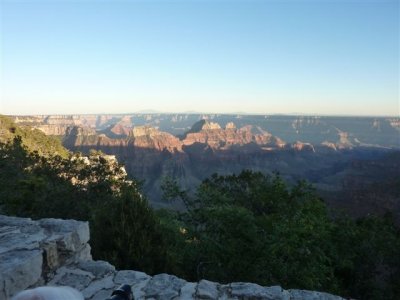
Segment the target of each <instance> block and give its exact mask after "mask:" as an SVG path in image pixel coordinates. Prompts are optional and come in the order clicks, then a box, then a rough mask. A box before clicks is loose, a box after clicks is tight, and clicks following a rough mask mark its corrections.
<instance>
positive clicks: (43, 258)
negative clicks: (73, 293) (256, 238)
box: [0, 215, 343, 300]
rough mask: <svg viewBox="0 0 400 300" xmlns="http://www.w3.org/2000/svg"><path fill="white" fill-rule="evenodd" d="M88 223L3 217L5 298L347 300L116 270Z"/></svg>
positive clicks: (1, 281)
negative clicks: (121, 292)
mask: <svg viewBox="0 0 400 300" xmlns="http://www.w3.org/2000/svg"><path fill="white" fill-rule="evenodd" d="M88 241H89V226H88V223H87V222H78V221H75V220H60V219H42V220H38V221H32V220H31V219H27V218H15V217H8V216H3V215H0V299H2V300H3V299H4V300H8V299H10V298H11V297H12V296H13V295H15V294H16V293H17V292H19V291H20V290H23V289H26V288H30V287H36V286H41V285H51V286H58V285H67V286H71V287H74V288H76V289H78V290H80V291H81V292H82V294H83V295H84V297H85V299H87V300H89V299H90V300H104V299H106V298H107V297H109V296H110V295H111V292H112V291H113V290H114V289H115V288H117V287H118V286H119V285H121V284H130V285H131V286H132V290H133V294H134V299H135V300H144V299H159V300H170V299H171V300H172V299H174V300H178V299H182V300H191V299H225V300H229V299H232V300H233V299H243V300H244V299H254V300H268V299H274V300H278V299H282V300H303V299H304V300H306V299H307V300H314V299H315V300H324V299H326V300H342V299H343V298H341V297H338V296H334V295H331V294H327V293H323V292H316V291H306V290H296V289H289V290H285V289H282V288H281V287H280V286H272V287H263V286H260V285H257V284H253V283H243V282H235V283H230V284H219V283H216V282H211V281H208V280H204V279H203V280H201V281H200V282H187V281H186V280H183V279H181V278H178V277H176V276H173V275H168V274H158V275H155V276H149V275H147V274H145V273H143V272H138V271H133V270H116V269H115V267H114V266H112V265H111V264H109V263H108V262H105V261H94V260H92V257H91V255H90V246H89V244H88Z"/></svg>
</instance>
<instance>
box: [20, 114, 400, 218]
mask: <svg viewBox="0 0 400 300" xmlns="http://www.w3.org/2000/svg"><path fill="white" fill-rule="evenodd" d="M13 119H14V121H15V122H16V123H17V124H18V125H20V126H24V125H29V126H32V127H34V128H37V129H40V130H42V131H43V132H45V133H46V134H47V135H55V136H58V137H59V138H60V139H62V141H63V144H64V146H65V147H67V148H68V149H71V150H79V151H82V152H88V151H89V150H90V149H96V150H101V151H103V152H105V153H107V154H113V155H116V156H117V158H118V159H119V161H120V162H122V163H124V165H125V167H126V170H127V172H128V174H129V175H130V176H132V177H135V178H137V179H141V180H144V190H145V192H146V193H147V194H148V195H149V197H150V200H151V202H152V203H153V205H155V206H164V205H171V204H170V203H169V204H165V203H163V202H162V201H161V189H160V186H161V183H162V180H163V178H164V177H165V176H170V177H173V178H175V179H176V180H177V181H178V183H179V184H180V185H181V187H182V188H185V189H188V190H193V189H194V187H195V186H196V185H197V184H198V183H200V182H201V180H203V179H204V178H206V177H208V176H210V175H211V174H212V173H215V172H218V173H220V174H228V173H238V172H240V171H241V170H243V169H252V170H257V171H261V172H264V173H271V172H274V171H277V172H279V173H280V174H281V175H282V176H283V177H284V178H285V179H287V180H288V181H289V182H295V181H297V180H300V179H307V180H309V181H310V182H312V183H313V184H314V185H315V186H316V187H317V189H318V190H319V191H320V192H321V195H324V197H325V198H326V199H327V200H328V202H330V203H331V205H332V206H334V207H338V208H345V209H348V210H349V211H351V212H352V213H354V214H357V212H358V211H357V212H356V207H357V205H364V204H362V203H361V204H360V203H359V202H357V203H359V204H357V205H355V204H354V203H356V200H355V199H356V198H357V197H358V196H359V195H360V194H361V190H360V189H359V188H360V187H361V186H368V189H371V186H373V184H377V185H378V187H376V189H377V190H379V189H381V188H382V186H385V187H386V186H388V187H391V188H388V192H387V193H386V194H385V196H384V197H386V198H385V199H386V200H385V199H380V200H379V201H380V203H379V204H377V201H378V200H377V199H375V198H371V197H370V198H371V199H372V200H371V199H370V200H368V201H366V203H367V204H365V205H367V207H366V208H363V210H362V211H363V212H368V211H371V210H372V209H376V206H377V205H378V206H379V205H381V206H380V207H381V208H382V209H380V210H379V211H380V212H383V211H385V207H386V206H387V207H388V209H389V207H391V208H390V210H392V209H393V207H397V208H395V209H394V210H396V211H397V210H398V211H399V213H400V207H398V206H400V205H399V203H400V195H398V192H397V190H396V189H394V188H393V187H394V185H393V181H390V178H392V179H393V176H394V175H396V174H397V175H398V178H400V170H399V169H396V168H391V167H390V164H391V161H393V165H396V164H399V160H400V156H399V155H396V153H400V118H395V117H393V118H384V117H382V118H377V117H315V116H314V117H313V116H277V115H272V116H267V115H265V116H261V115H257V116H250V115H239V114H238V115H216V114H211V115H203V114H158V113H154V114H129V115H66V116H13ZM393 153H394V154H393ZM355 165H357V166H358V165H362V166H365V170H364V171H365V172H364V171H361V172H360V170H358V171H355ZM375 165H382V166H385V167H383V168H389V169H390V170H391V171H390V172H384V171H383V172H375V171H371V170H373V168H374V166H375ZM365 174H369V175H368V176H364V175H365ZM374 174H379V176H378V177H379V178H378V177H376V178H375V179H374ZM371 178H372V179H371ZM349 182H355V184H356V186H357V187H358V195H352V193H350V192H349V188H348V187H349ZM371 184H372V185H371ZM339 195H346V199H347V200H346V201H343V200H342V199H339V198H338V197H339ZM364 196H365V195H364ZM352 197H353V198H354V199H353V198H352ZM352 199H353V200H352ZM393 199H397V200H393ZM357 201H360V200H357ZM385 203H386V204H387V205H386V204H385ZM388 203H391V204H388ZM393 203H397V204H395V205H394V204H393ZM173 205H175V206H176V207H180V204H179V203H174V204H173ZM396 205H397V206H396ZM373 207H375V208H373Z"/></svg>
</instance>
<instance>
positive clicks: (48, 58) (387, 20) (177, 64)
mask: <svg viewBox="0 0 400 300" xmlns="http://www.w3.org/2000/svg"><path fill="white" fill-rule="evenodd" d="M0 9H1V24H0V25H1V27H0V33H1V45H0V50H1V56H0V58H1V61H0V63H1V64H0V73H1V83H0V84H1V86H0V88H1V94H0V96H1V101H0V113H2V114H7V115H38V114H40V115H49V114H51V115H54V114H57V115H67V114H128V113H136V112H138V111H142V110H156V111H160V112H162V113H186V112H187V111H190V112H195V111H198V113H211V114H236V113H237V112H242V113H245V114H261V115H264V114H266V115H272V114H283V115H321V116H330V115H332V116H400V103H399V81H400V78H399V67H400V66H399V2H398V1H390V0H388V1H385V0H384V1H367V2H364V1H351V2H344V1H324V0H321V1H311V2H310V1H288V2H283V3H281V2H277V1H250V2H245V1H234V2H225V1H216V2H210V1H185V2H184V1H131V2H129V1H118V2H114V1H107V0H106V1H69V0H65V1H61V2H56V3H54V2H49V1H36V0H30V1H17V2H15V1H10V0H2V1H1V2H0Z"/></svg>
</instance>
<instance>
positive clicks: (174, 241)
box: [0, 124, 400, 299]
mask: <svg viewBox="0 0 400 300" xmlns="http://www.w3.org/2000/svg"><path fill="white" fill-rule="evenodd" d="M12 127H13V125H12V124H11V126H9V128H12ZM7 130H11V129H6V130H5V131H7ZM16 130H19V129H18V128H15V129H14V130H13V131H14V132H11V133H13V134H11V135H10V136H9V138H8V140H7V141H5V140H4V142H3V143H1V144H0V210H1V211H2V212H4V213H7V214H12V215H18V216H28V217H32V218H42V217H62V218H74V219H79V220H89V221H90V226H91V236H92V240H91V245H92V247H93V254H94V257H95V258H97V259H106V260H109V261H111V262H112V263H113V264H115V265H116V266H117V267H119V268H124V269H129V268H132V269H138V270H142V271H145V272H148V273H151V274H154V273H158V272H169V273H174V274H176V275H178V276H181V277H184V278H186V279H188V280H198V279H201V278H207V279H209V280H215V281H220V282H230V281H251V282H256V283H259V284H262V285H274V284H279V285H282V286H283V287H285V288H303V289H312V290H322V291H328V292H332V293H336V294H340V295H343V296H352V297H355V298H360V299H399V298H400V250H399V249H400V233H399V230H398V228H396V227H395V225H394V224H393V221H392V218H391V217H390V216H386V217H385V218H378V217H372V216H371V217H368V218H364V219H359V220H357V221H353V220H351V219H348V218H345V217H341V218H339V217H336V218H335V219H333V218H332V217H330V215H329V214H328V211H327V207H326V205H325V204H324V202H323V201H322V200H321V199H319V198H318V196H317V195H316V193H315V192H314V190H313V189H312V187H311V186H309V185H308V184H307V183H305V182H299V183H298V184H297V185H296V186H294V187H288V185H286V183H285V182H284V181H283V180H282V179H281V178H280V177H279V176H278V175H274V176H265V175H263V174H261V173H254V172H250V171H244V172H242V173H241V174H239V175H231V176H218V175H214V176H212V177H211V178H209V179H207V180H205V181H204V182H203V183H202V184H201V185H200V186H199V187H198V189H197V192H196V193H195V195H192V196H189V195H188V194H187V193H185V192H184V191H180V190H179V188H178V187H177V186H176V184H175V183H174V181H173V180H170V179H169V180H166V181H165V183H164V191H165V197H166V199H167V200H169V201H174V200H176V199H177V198H179V199H180V200H181V201H183V202H184V203H185V204H186V206H187V210H186V211H185V212H170V211H165V210H163V211H157V212H155V211H153V210H152V209H151V208H150V207H149V205H148V203H147V201H146V198H145V197H144V196H143V195H142V194H141V191H140V186H139V185H138V183H137V182H135V181H129V180H127V178H126V174H125V173H124V170H123V169H122V168H121V166H119V165H118V164H117V163H116V162H115V161H113V160H112V159H109V158H107V157H106V156H104V155H102V154H101V153H97V152H92V153H91V155H90V156H89V157H88V158H84V157H82V156H81V155H80V154H69V155H67V154H65V153H64V154H63V155H64V156H60V155H59V154H60V153H63V151H62V150H60V151H57V153H54V149H53V150H49V151H46V150H45V149H46V146H44V147H43V145H46V142H42V143H41V146H42V148H40V151H39V148H35V147H38V146H34V145H35V143H34V142H32V140H29V139H27V138H26V137H25V138H21V137H19V136H18V134H14V133H15V131H16ZM3 132H4V130H3ZM3 136H4V134H3ZM28 136H29V135H28ZM10 138H12V139H10ZM41 138H43V137H41ZM44 139H45V137H44ZM27 140H29V142H28V143H32V145H33V146H32V145H30V146H27V145H26V142H25V141H27ZM52 143H53V142H51V143H50V145H53V144H52ZM35 150H36V151H35Z"/></svg>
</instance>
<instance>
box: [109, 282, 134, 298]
mask: <svg viewBox="0 0 400 300" xmlns="http://www.w3.org/2000/svg"><path fill="white" fill-rule="evenodd" d="M109 300H133V295H132V289H131V286H130V285H129V284H123V285H121V286H120V287H119V288H117V289H116V290H115V291H113V292H112V294H111V298H109Z"/></svg>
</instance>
